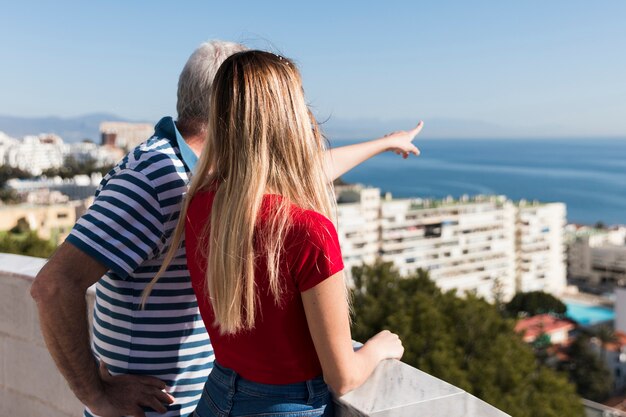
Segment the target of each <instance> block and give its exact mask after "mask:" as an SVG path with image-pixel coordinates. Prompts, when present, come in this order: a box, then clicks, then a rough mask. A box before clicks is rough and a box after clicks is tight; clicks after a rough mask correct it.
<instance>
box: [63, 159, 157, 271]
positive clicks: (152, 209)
mask: <svg viewBox="0 0 626 417" xmlns="http://www.w3.org/2000/svg"><path fill="white" fill-rule="evenodd" d="M163 229H164V226H163V215H162V212H161V208H160V205H159V200H158V196H157V193H156V190H155V188H154V186H153V185H152V182H151V181H150V180H149V179H148V178H147V177H146V176H145V175H144V174H143V173H141V172H138V171H135V170H132V169H123V170H121V171H119V172H117V173H115V174H114V175H113V176H112V177H111V178H110V179H109V180H108V181H107V182H106V183H105V184H104V185H103V186H102V188H101V189H100V191H99V193H98V195H97V197H96V200H95V201H94V203H93V205H92V206H91V207H90V208H89V210H88V211H87V212H86V213H85V214H84V215H83V216H82V217H81V218H80V219H79V220H78V222H77V223H76V225H75V226H74V228H73V229H72V231H71V232H70V235H69V236H68V238H67V242H69V243H71V244H72V245H74V246H76V247H77V248H78V249H80V250H82V251H83V252H85V253H86V254H87V255H89V256H91V257H93V258H95V259H96V260H98V261H99V262H101V263H102V264H104V265H105V266H106V267H108V268H109V269H110V270H112V271H113V272H115V273H116V274H117V275H119V276H120V277H121V278H124V279H126V278H127V277H128V275H129V274H130V273H131V272H133V271H134V270H135V269H137V267H139V265H141V264H142V263H143V262H144V261H146V260H148V259H150V258H152V257H153V256H154V255H155V253H156V252H157V251H158V248H159V247H160V245H161V238H162V236H163Z"/></svg>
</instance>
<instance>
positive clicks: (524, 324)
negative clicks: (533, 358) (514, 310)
mask: <svg viewBox="0 0 626 417" xmlns="http://www.w3.org/2000/svg"><path fill="white" fill-rule="evenodd" d="M574 327H575V324H574V323H573V322H572V321H570V320H566V319H560V318H558V317H555V316H553V315H551V314H539V315H537V316H532V317H527V318H525V319H521V320H519V321H518V322H517V324H516V325H515V331H516V332H517V333H523V337H524V341H525V342H532V341H534V340H535V339H536V338H537V337H539V336H540V335H541V334H543V333H545V334H547V335H551V334H554V333H557V332H560V331H570V330H573V329H574Z"/></svg>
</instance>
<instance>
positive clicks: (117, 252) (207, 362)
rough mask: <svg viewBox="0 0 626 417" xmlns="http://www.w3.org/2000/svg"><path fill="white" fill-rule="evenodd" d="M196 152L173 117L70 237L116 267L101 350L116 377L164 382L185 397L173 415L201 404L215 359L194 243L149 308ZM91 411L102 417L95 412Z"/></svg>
mask: <svg viewBox="0 0 626 417" xmlns="http://www.w3.org/2000/svg"><path fill="white" fill-rule="evenodd" d="M196 161H197V157H196V155H195V154H194V153H193V151H191V149H190V148H189V146H188V145H187V144H186V143H185V141H184V139H183V138H182V136H181V135H180V133H179V132H178V131H177V129H176V125H175V124H174V121H173V120H172V118H171V117H166V118H163V119H161V121H160V122H159V123H158V124H157V125H156V126H155V134H154V136H153V137H152V138H150V139H148V140H147V141H146V142H144V143H142V144H141V145H139V146H138V147H137V148H135V149H134V150H133V151H132V152H130V153H129V154H128V155H127V156H126V157H125V158H124V159H123V160H122V161H121V162H120V163H119V164H118V165H117V166H116V167H115V168H113V170H111V172H110V173H109V174H108V175H107V176H106V177H105V178H104V179H103V180H102V183H101V184H100V187H99V188H98V190H97V191H96V200H95V202H94V204H93V205H92V206H91V207H90V209H89V211H88V212H87V213H86V214H85V215H84V216H83V217H82V218H81V219H80V220H79V221H78V222H77V223H76V225H75V226H74V229H73V230H72V232H71V233H70V235H69V237H68V238H67V241H68V242H70V243H71V244H73V245H74V246H76V247H78V248H79V249H81V250H82V251H83V252H85V253H87V254H88V255H90V256H92V257H94V258H95V259H97V260H98V261H100V262H101V263H103V264H104V265H105V266H107V267H108V268H109V271H108V272H107V274H106V275H105V276H104V277H103V278H102V279H100V280H99V281H98V283H97V285H96V303H95V309H94V318H93V350H94V353H95V355H96V356H97V357H98V358H100V359H101V360H104V362H105V363H106V364H107V366H108V368H109V370H110V371H111V373H112V374H126V373H133V374H144V375H151V376H154V377H157V378H159V379H161V380H163V381H164V382H165V383H166V384H167V385H168V392H169V393H170V394H171V395H173V396H174V397H175V399H176V401H175V403H174V404H172V405H171V406H169V407H168V412H167V413H166V414H157V413H156V412H147V413H146V415H148V416H157V415H159V416H162V415H163V416H186V415H189V414H190V413H191V412H193V410H194V409H195V407H196V403H197V402H198V400H199V398H200V395H201V394H202V388H203V386H204V382H205V381H206V378H207V376H208V374H209V372H210V370H211V367H212V365H213V359H214V355H213V349H212V347H211V344H210V341H209V337H208V335H207V332H206V330H205V328H204V325H203V323H202V319H201V317H200V313H199V311H198V304H197V301H196V297H195V295H194V292H193V290H192V288H191V281H190V278H189V271H188V270H187V263H186V256H185V248H184V245H182V247H181V248H180V249H179V251H178V252H177V254H176V258H175V259H174V261H173V262H172V264H171V265H170V267H169V268H168V269H167V271H166V273H165V274H164V275H163V277H162V278H161V279H160V281H159V282H158V283H157V285H156V286H155V287H154V290H153V291H152V294H151V295H150V298H149V299H148V302H147V304H146V308H145V310H142V309H141V308H140V302H141V294H142V291H143V289H144V288H145V286H146V285H147V284H148V283H149V282H150V280H151V279H152V278H153V277H154V275H155V273H156V272H157V271H158V269H159V268H160V266H161V264H162V261H163V257H164V255H165V252H166V250H167V247H168V244H169V238H170V235H171V234H172V233H173V229H174V228H175V227H176V222H177V220H178V217H179V215H180V209H181V203H182V198H183V196H184V194H185V193H186V192H187V185H188V182H189V174H190V172H191V171H192V170H193V168H194V165H195V163H196ZM85 415H86V416H93V414H91V413H90V412H89V410H86V411H85Z"/></svg>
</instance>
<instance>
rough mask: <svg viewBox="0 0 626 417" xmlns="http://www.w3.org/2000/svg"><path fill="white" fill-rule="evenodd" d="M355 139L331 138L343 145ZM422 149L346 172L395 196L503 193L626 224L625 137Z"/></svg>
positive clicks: (455, 143)
mask: <svg viewBox="0 0 626 417" xmlns="http://www.w3.org/2000/svg"><path fill="white" fill-rule="evenodd" d="M351 142H352V141H350V142H339V141H336V142H334V143H332V146H340V145H342V144H346V143H351ZM415 143H416V145H417V146H418V147H419V148H420V150H421V152H422V154H421V155H420V156H419V157H414V156H410V157H409V159H407V160H403V159H402V158H401V157H399V156H398V155H395V154H393V153H385V154H382V155H379V156H376V157H375V158H373V159H371V160H369V161H367V162H365V163H364V164H362V165H360V166H359V167H357V168H355V169H354V170H352V171H351V172H349V173H348V174H346V175H344V176H343V179H344V180H345V181H347V182H358V183H363V184H368V185H373V186H376V187H380V188H381V189H382V190H383V191H390V192H391V193H392V194H393V195H394V196H396V197H432V198H443V197H446V196H448V195H450V196H453V197H459V196H461V195H463V194H468V195H475V194H504V195H506V196H508V197H509V198H511V199H513V200H519V199H527V200H540V201H545V202H551V201H560V202H564V203H566V204H567V212H568V214H567V217H568V221H569V222H575V223H585V224H593V223H596V222H598V221H601V222H603V223H605V224H607V225H611V224H626V140H609V139H602V140H583V139H574V140H565V139H547V140H538V139H529V140H509V139H507V140H444V139H429V140H419V139H418V140H416V141H415Z"/></svg>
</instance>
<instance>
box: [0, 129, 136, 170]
mask: <svg viewBox="0 0 626 417" xmlns="http://www.w3.org/2000/svg"><path fill="white" fill-rule="evenodd" d="M123 156H124V151H123V150H121V149H119V148H115V147H111V146H99V145H96V144H95V143H91V142H80V143H72V144H68V143H64V142H63V139H61V138H60V137H59V136H57V135H54V134H49V133H44V134H40V135H37V136H32V135H31V136H25V137H24V138H22V139H21V140H18V139H14V138H11V137H9V136H7V135H5V134H4V133H2V132H0V165H8V166H11V167H15V168H19V169H21V170H24V171H27V172H30V173H31V174H32V175H41V173H42V172H43V171H45V170H46V169H49V168H59V167H61V166H63V164H64V163H65V161H66V159H67V158H68V157H71V158H73V159H74V160H76V161H78V162H86V161H88V160H94V161H95V162H96V166H106V165H114V164H115V163H117V162H118V161H119V160H120V159H121V158H122V157H123Z"/></svg>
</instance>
